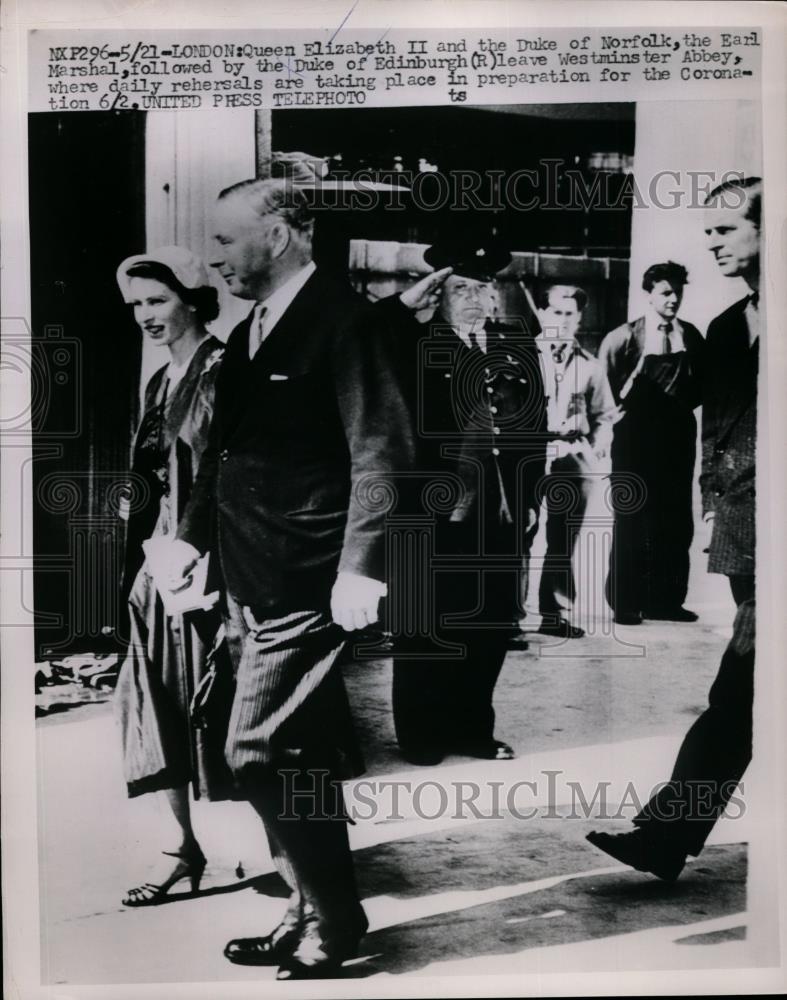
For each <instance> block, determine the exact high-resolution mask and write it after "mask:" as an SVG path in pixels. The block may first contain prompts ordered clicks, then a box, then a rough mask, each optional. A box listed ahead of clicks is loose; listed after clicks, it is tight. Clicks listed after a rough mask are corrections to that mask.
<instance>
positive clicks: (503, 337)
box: [498, 333, 506, 340]
mask: <svg viewBox="0 0 787 1000" xmlns="http://www.w3.org/2000/svg"><path fill="white" fill-rule="evenodd" d="M498 337H500V339H501V340H505V339H506V335H505V334H504V333H499V334H498Z"/></svg>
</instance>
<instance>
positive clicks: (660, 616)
mask: <svg viewBox="0 0 787 1000" xmlns="http://www.w3.org/2000/svg"><path fill="white" fill-rule="evenodd" d="M645 618H649V619H650V620H651V621H654V622H696V621H697V619H698V618H699V615H698V614H697V613H696V611H689V609H688V608H664V609H656V610H655V611H646V612H645Z"/></svg>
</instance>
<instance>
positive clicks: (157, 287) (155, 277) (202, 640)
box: [116, 246, 231, 906]
mask: <svg viewBox="0 0 787 1000" xmlns="http://www.w3.org/2000/svg"><path fill="white" fill-rule="evenodd" d="M117 280H118V284H119V286H120V289H121V292H122V293H123V298H124V299H125V301H126V303H127V304H128V305H129V306H130V307H131V309H132V310H133V313H134V319H135V321H136V322H137V324H138V325H139V328H140V329H141V331H142V333H143V334H144V336H145V337H147V338H149V339H150V340H151V341H152V342H153V343H154V344H158V345H161V346H164V347H166V348H167V350H168V351H169V363H168V364H165V365H164V366H163V367H161V368H160V369H159V370H158V371H157V372H156V373H155V374H154V375H153V376H152V378H151V379H150V382H149V383H148V385H147V388H146V390H145V401H144V412H143V416H142V420H141V422H140V425H139V429H138V431H137V434H136V437H135V441H134V449H133V459H132V474H133V483H132V486H133V493H134V495H135V496H137V497H142V498H143V499H142V500H141V501H140V502H139V503H138V504H137V505H136V509H132V510H131V511H130V514H129V521H128V530H127V533H126V541H127V545H126V562H125V573H124V580H125V586H124V592H125V593H126V594H127V595H128V604H129V613H130V629H131V632H130V643H129V647H128V653H127V656H126V659H125V661H124V662H123V665H122V667H121V670H120V675H119V678H118V685H117V691H116V709H117V714H118V719H119V722H120V727H121V731H122V737H123V764H124V771H125V778H126V783H127V786H128V793H129V795H130V796H136V795H141V794H144V793H146V792H153V791H165V792H166V795H167V799H168V801H169V804H170V806H171V808H172V811H173V813H174V816H175V819H176V820H177V823H178V825H179V827H180V831H181V840H180V844H179V845H178V846H177V848H176V849H174V850H170V851H165V852H164V853H165V854H170V855H172V856H173V857H174V858H175V859H176V862H175V865H174V867H172V866H171V863H169V864H167V865H166V868H161V869H160V870H159V871H155V872H154V873H152V874H153V880H152V881H149V882H145V883H143V884H141V885H139V886H137V887H136V888H134V889H130V890H129V891H128V893H127V895H126V896H125V898H124V899H123V903H124V904H125V905H126V906H144V905H149V904H152V903H157V902H159V901H160V900H161V899H162V897H163V896H165V895H166V894H167V893H168V892H169V890H170V889H171V888H172V886H173V885H175V883H176V882H179V881H180V880H182V879H189V880H190V883H191V889H192V891H196V890H197V889H198V888H199V882H200V879H201V877H202V873H203V871H204V869H205V863H206V862H205V856H204V854H203V853H202V850H201V848H200V845H199V843H198V841H197V838H196V837H195V835H194V831H193V829H192V824H191V813H190V807H189V785H191V787H192V790H193V794H194V797H195V798H198V797H200V796H205V797H207V798H227V797H228V796H229V794H230V791H231V789H230V781H229V772H228V771H227V770H226V765H225V764H224V760H223V741H224V732H222V731H221V730H222V725H221V714H220V715H219V719H218V722H217V724H216V725H213V726H208V728H207V729H196V728H195V726H194V724H193V721H192V718H191V713H190V706H191V702H192V699H193V697H194V693H195V691H196V690H197V688H199V686H200V684H201V682H203V681H204V678H205V677H206V675H207V674H208V668H209V664H208V654H209V651H210V653H211V658H212V659H213V658H215V660H216V663H215V669H216V675H215V676H216V677H220V678H221V680H220V681H219V683H218V684H216V685H214V687H215V688H220V687H221V686H222V684H223V685H224V686H225V688H226V686H227V685H230V686H231V680H227V679H226V677H227V675H225V674H224V673H223V671H222V670H221V669H219V668H221V667H222V666H223V662H222V661H221V657H222V654H223V653H224V650H223V648H222V647H221V646H219V647H218V649H217V648H215V647H216V645H217V644H216V643H215V639H216V635H217V632H218V630H219V625H220V619H219V616H218V613H217V612H215V611H213V610H210V611H204V610H198V611H191V612H188V613H186V614H179V615H168V614H167V613H165V611H164V607H163V604H162V600H161V598H160V596H159V595H158V593H157V591H156V588H155V585H154V583H153V579H152V577H151V575H150V572H149V567H148V565H147V563H146V562H145V561H144V553H143V551H142V542H143V541H145V540H146V539H148V538H151V537H153V538H155V537H158V536H162V535H172V534H174V532H175V530H176V529H177V525H178V520H179V518H180V516H181V515H182V512H183V509H184V507H185V505H186V502H187V501H188V498H189V493H190V491H191V486H192V483H193V480H194V477H195V476H196V473H197V468H198V466H199V461H200V457H201V455H202V452H203V450H204V449H205V445H206V443H207V435H208V427H209V425H210V421H211V416H212V412H213V396H214V386H215V381H216V374H217V371H218V366H219V365H218V363H219V361H220V360H221V356H222V351H223V345H222V343H221V341H219V340H217V339H216V338H215V337H213V336H211V335H210V334H209V333H208V331H207V330H206V328H205V324H206V323H208V322H210V321H211V320H212V319H215V318H216V316H217V315H218V296H217V292H216V290H215V288H213V287H212V286H211V284H210V281H209V279H208V273H207V270H206V268H205V265H204V264H203V262H202V261H201V260H200V259H199V258H198V257H195V256H194V254H192V253H191V252H190V251H188V250H185V249H183V248H182V247H174V246H173V247H162V248H160V249H158V250H154V251H153V252H151V253H147V254H137V255H135V256H133V257H129V258H127V259H126V260H124V261H123V263H122V264H121V265H120V267H119V268H118V271H117ZM211 647H214V648H213V649H211ZM215 693H216V692H215V691H214V694H215ZM224 694H225V698H224V700H225V701H227V702H228V700H229V698H230V697H231V690H230V692H229V693H227V691H226V690H225V692H224ZM225 728H226V723H225Z"/></svg>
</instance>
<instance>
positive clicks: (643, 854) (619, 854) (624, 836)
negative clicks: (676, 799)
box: [585, 830, 686, 882]
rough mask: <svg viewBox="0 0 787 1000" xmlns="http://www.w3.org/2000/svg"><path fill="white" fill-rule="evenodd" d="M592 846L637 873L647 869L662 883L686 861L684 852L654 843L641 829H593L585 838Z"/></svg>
mask: <svg viewBox="0 0 787 1000" xmlns="http://www.w3.org/2000/svg"><path fill="white" fill-rule="evenodd" d="M585 839H586V840H588V841H589V842H590V843H591V844H592V845H593V846H594V847H598V848H599V850H601V851H604V853H605V854H609V856H610V857H612V858H614V859H615V860H616V861H622V862H623V864H624V865H628V866H629V867H630V868H636V870H637V871H638V872H648V873H649V874H651V875H655V876H656V877H657V878H660V879H664V881H665V882H674V881H675V879H677V877H678V876H679V875H680V873H681V872H682V871H683V866H684V865H685V864H686V854H685V852H684V851H681V850H680V849H679V848H676V847H673V846H671V845H669V844H664V843H657V842H656V841H655V840H654V838H653V837H652V836H648V835H647V834H646V833H645V831H644V830H631V831H630V832H629V833H600V832H598V831H595V830H594V831H593V832H591V833H589V834H588V835H587V837H586V838H585Z"/></svg>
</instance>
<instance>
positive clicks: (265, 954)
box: [224, 924, 300, 965]
mask: <svg viewBox="0 0 787 1000" xmlns="http://www.w3.org/2000/svg"><path fill="white" fill-rule="evenodd" d="M299 940H300V931H299V929H298V927H297V926H295V925H294V924H279V926H278V927H277V928H276V929H275V930H273V931H272V932H271V933H270V934H266V935H265V936H264V937H251V938H233V939H232V941H229V942H228V944H227V946H226V948H225V949H224V957H225V958H228V959H229V960H230V962H234V963H235V964H236V965H279V963H281V962H284V961H286V960H287V959H288V958H289V957H290V956H291V955H292V953H293V952H294V951H295V949H296V948H297V946H298V941H299Z"/></svg>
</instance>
